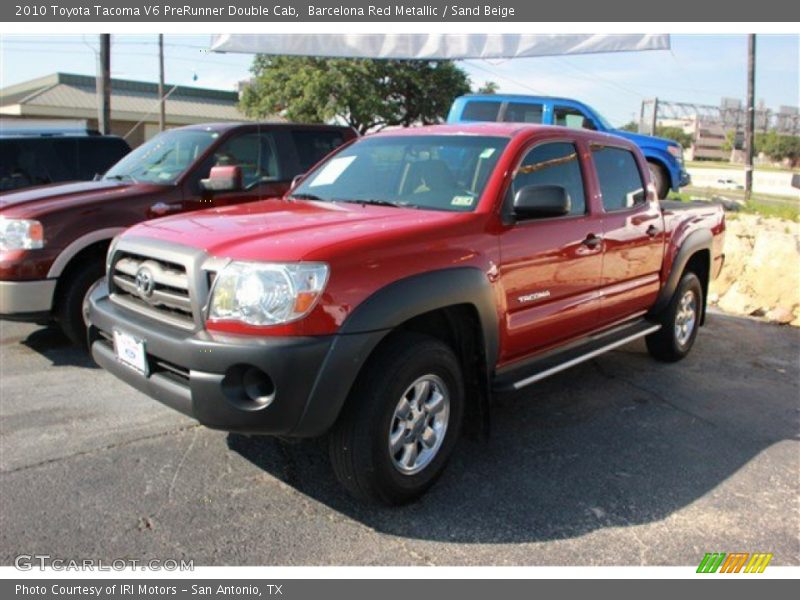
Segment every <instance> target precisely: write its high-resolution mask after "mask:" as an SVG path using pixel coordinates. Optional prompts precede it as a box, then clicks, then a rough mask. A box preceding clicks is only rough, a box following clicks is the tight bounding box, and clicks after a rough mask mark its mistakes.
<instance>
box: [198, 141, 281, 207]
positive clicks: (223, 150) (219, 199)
mask: <svg viewBox="0 0 800 600" xmlns="http://www.w3.org/2000/svg"><path fill="white" fill-rule="evenodd" d="M210 165H211V166H238V167H239V168H240V169H241V170H242V189H241V190H238V191H235V192H221V193H214V194H208V193H206V194H202V193H201V194H200V195H199V196H197V197H195V198H192V199H191V200H190V201H189V202H188V203H187V207H186V209H187V210H196V209H198V208H208V207H209V206H215V207H216V206H228V205H231V204H241V203H243V202H253V201H255V200H261V199H264V198H273V197H275V196H282V195H283V194H284V193H286V191H287V190H288V189H289V185H290V184H291V177H289V176H287V175H285V173H284V172H285V171H286V166H285V165H282V164H281V162H280V157H279V156H278V151H277V145H276V143H275V134H274V133H273V132H251V133H243V134H240V135H237V136H234V137H232V138H231V139H229V140H227V141H226V142H224V143H222V144H221V145H220V146H219V148H217V149H216V150H215V151H214V154H213V157H212V159H211V163H210ZM209 169H210V167H209Z"/></svg>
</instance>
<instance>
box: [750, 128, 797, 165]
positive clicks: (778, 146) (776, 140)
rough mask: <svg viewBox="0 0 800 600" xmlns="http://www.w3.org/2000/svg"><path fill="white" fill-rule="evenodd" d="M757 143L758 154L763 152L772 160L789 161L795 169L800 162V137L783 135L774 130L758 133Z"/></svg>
mask: <svg viewBox="0 0 800 600" xmlns="http://www.w3.org/2000/svg"><path fill="white" fill-rule="evenodd" d="M755 142H756V143H755V151H756V153H761V152H763V153H764V154H766V155H767V156H768V157H769V158H770V159H771V160H774V161H782V160H785V159H788V160H789V161H790V162H791V165H792V166H793V167H794V166H795V165H797V163H798V162H800V136H796V135H781V134H779V133H778V132H777V131H775V130H772V131H768V132H767V133H757V134H756V140H755Z"/></svg>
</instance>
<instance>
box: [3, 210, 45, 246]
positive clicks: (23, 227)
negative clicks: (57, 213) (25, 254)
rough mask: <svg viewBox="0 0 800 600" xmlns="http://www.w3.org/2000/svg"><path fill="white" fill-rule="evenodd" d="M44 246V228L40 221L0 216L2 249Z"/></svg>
mask: <svg viewBox="0 0 800 600" xmlns="http://www.w3.org/2000/svg"><path fill="white" fill-rule="evenodd" d="M36 248H44V228H43V227H42V224H41V223H39V221H33V220H30V219H7V218H5V217H0V251H6V250H35V249H36Z"/></svg>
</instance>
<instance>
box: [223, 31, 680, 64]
mask: <svg viewBox="0 0 800 600" xmlns="http://www.w3.org/2000/svg"><path fill="white" fill-rule="evenodd" d="M669 47H670V40H669V35H668V34H619V35H609V34H602V35H589V34H551V35H546V34H501V33H490V34H472V33H471V34H446V33H419V34H416V33H411V34H402V33H366V34H358V33H353V34H322V35H297V34H285V33H280V34H221V35H215V36H214V37H213V38H212V43H211V50H213V51H215V52H239V53H246V54H273V55H278V54H282V55H294V56H324V57H336V58H345V57H346V58H393V59H426V60H441V59H466V58H484V59H486V58H518V57H524V56H557V55H564V54H593V53H598V52H638V51H642V50H668V49H669Z"/></svg>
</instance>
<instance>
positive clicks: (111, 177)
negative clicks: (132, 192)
mask: <svg viewBox="0 0 800 600" xmlns="http://www.w3.org/2000/svg"><path fill="white" fill-rule="evenodd" d="M103 179H114V180H116V181H125V180H127V179H130V180H131V181H132V182H133V183H139V182H138V181H137V180H136V178H135V177H134V176H133V175H129V174H127V173H126V174H125V175H106V176H105V177H103Z"/></svg>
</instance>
